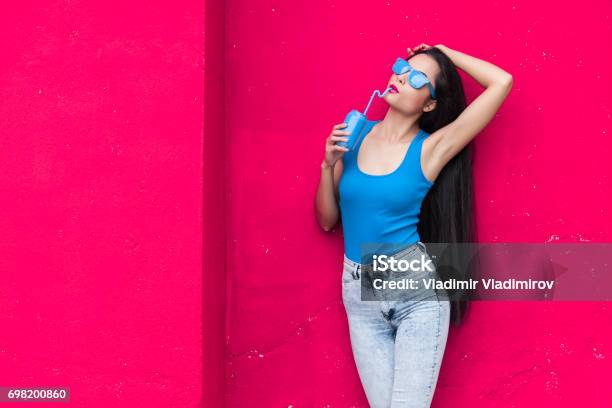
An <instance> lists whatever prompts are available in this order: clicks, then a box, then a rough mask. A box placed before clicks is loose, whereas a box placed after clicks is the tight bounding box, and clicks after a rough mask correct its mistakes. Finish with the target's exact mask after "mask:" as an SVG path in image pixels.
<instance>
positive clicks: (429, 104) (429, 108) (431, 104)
mask: <svg viewBox="0 0 612 408" xmlns="http://www.w3.org/2000/svg"><path fill="white" fill-rule="evenodd" d="M436 103H437V102H436V101H435V100H434V99H430V100H429V102H427V104H425V106H424V107H423V112H431V111H432V110H434V109H436Z"/></svg>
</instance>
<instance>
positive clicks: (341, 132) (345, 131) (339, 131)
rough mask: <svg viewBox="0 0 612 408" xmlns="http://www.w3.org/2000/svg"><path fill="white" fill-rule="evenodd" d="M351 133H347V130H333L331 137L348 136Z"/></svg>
mask: <svg viewBox="0 0 612 408" xmlns="http://www.w3.org/2000/svg"><path fill="white" fill-rule="evenodd" d="M350 134H351V132H349V131H348V130H334V131H333V132H332V135H350Z"/></svg>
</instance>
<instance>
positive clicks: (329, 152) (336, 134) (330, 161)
mask: <svg viewBox="0 0 612 408" xmlns="http://www.w3.org/2000/svg"><path fill="white" fill-rule="evenodd" d="M346 126H348V125H347V124H346V123H338V124H337V125H335V126H334V127H333V128H332V131H331V133H330V134H329V136H328V137H327V139H325V159H324V160H323V162H324V163H325V164H327V165H328V166H330V167H331V166H334V165H335V164H336V162H337V161H338V159H340V158H341V157H342V156H344V153H346V152H348V150H349V149H347V148H346V147H342V146H338V145H337V144H336V142H348V137H346V135H348V134H349V132H347V131H345V130H341V129H342V128H345V127H346Z"/></svg>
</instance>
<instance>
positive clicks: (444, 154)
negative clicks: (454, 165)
mask: <svg viewBox="0 0 612 408" xmlns="http://www.w3.org/2000/svg"><path fill="white" fill-rule="evenodd" d="M436 48H438V49H439V50H440V51H442V52H444V53H445V54H446V55H447V56H448V57H449V58H450V59H451V61H453V63H454V64H455V65H456V66H457V67H459V68H460V69H462V70H463V71H465V72H466V73H467V74H468V75H470V76H471V77H472V78H474V80H476V82H478V83H479V84H480V85H482V86H483V87H484V88H485V90H484V91H483V92H482V93H481V94H480V95H478V97H477V98H476V99H474V101H472V103H470V104H469V105H468V106H467V108H465V110H464V111H463V112H462V113H461V114H460V115H459V116H458V117H457V119H455V120H454V121H453V122H451V123H449V124H448V125H446V126H444V127H442V128H440V129H438V130H437V131H435V132H433V133H432V134H431V136H430V137H431V142H430V143H432V145H433V147H432V149H431V156H430V158H429V160H428V161H427V162H428V166H429V169H428V172H429V174H430V175H436V176H437V174H439V172H440V171H441V170H442V168H443V167H444V166H445V165H446V163H448V162H449V161H450V160H451V159H452V158H453V157H454V156H455V155H456V154H457V153H459V152H460V151H461V150H462V149H463V148H464V147H465V146H466V145H467V144H468V143H470V141H472V139H474V137H476V135H477V134H478V133H479V132H480V131H481V130H482V129H483V128H484V127H485V126H486V125H487V124H488V123H489V122H490V121H491V120H492V119H493V117H495V113H496V112H497V111H498V109H499V108H500V107H501V104H502V103H503V102H504V100H505V99H506V97H507V96H508V94H509V93H510V90H511V89H512V83H513V80H512V75H510V74H509V73H508V72H506V71H504V70H503V69H501V68H499V67H497V66H495V65H493V64H491V63H490V62H487V61H484V60H481V59H478V58H476V57H472V56H470V55H467V54H464V53H462V52H459V51H455V50H452V49H450V48H448V47H446V46H444V45H442V44H439V45H436ZM428 139H429V138H428ZM434 178H435V177H434Z"/></svg>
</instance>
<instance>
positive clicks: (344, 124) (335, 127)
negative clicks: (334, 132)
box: [334, 123, 348, 129]
mask: <svg viewBox="0 0 612 408" xmlns="http://www.w3.org/2000/svg"><path fill="white" fill-rule="evenodd" d="M346 126H348V125H347V124H346V123H338V124H337V125H334V129H340V128H343V127H346Z"/></svg>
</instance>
